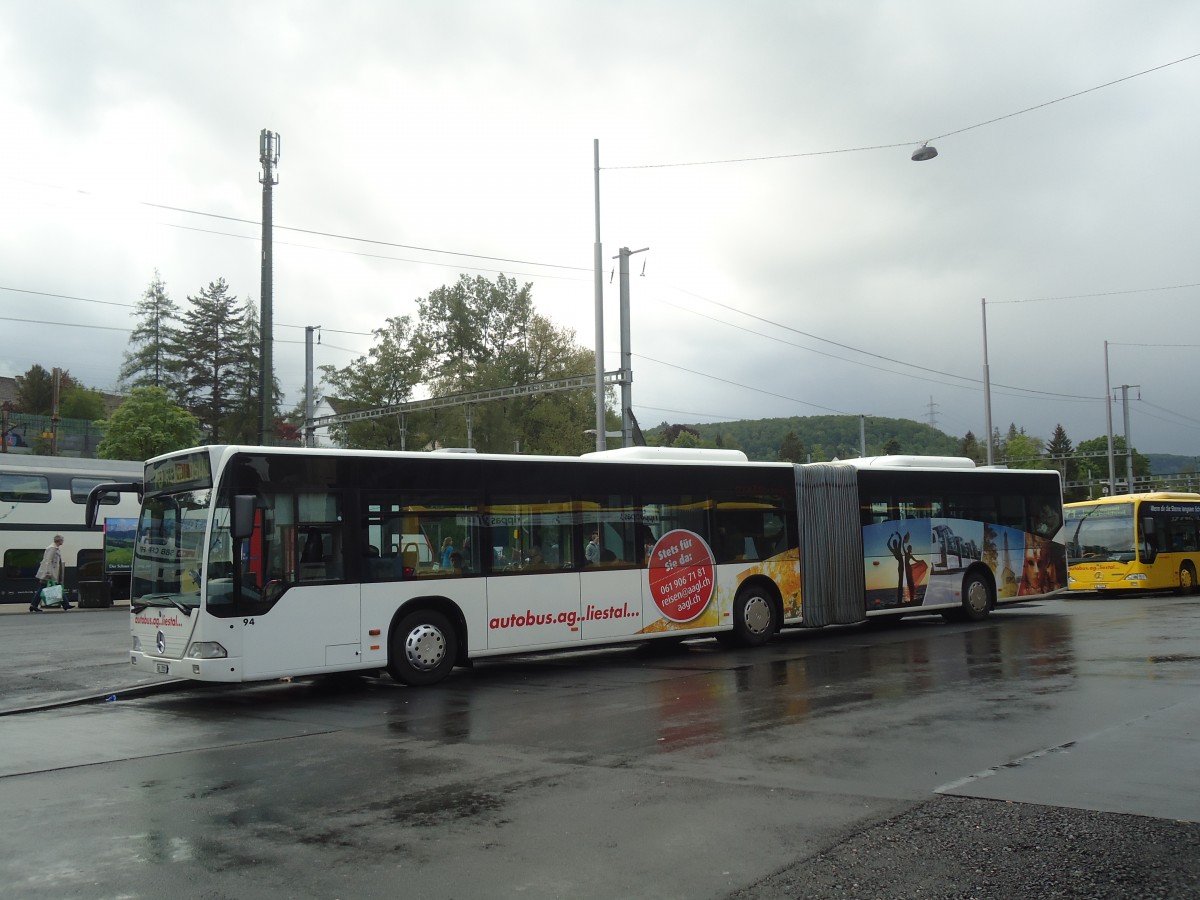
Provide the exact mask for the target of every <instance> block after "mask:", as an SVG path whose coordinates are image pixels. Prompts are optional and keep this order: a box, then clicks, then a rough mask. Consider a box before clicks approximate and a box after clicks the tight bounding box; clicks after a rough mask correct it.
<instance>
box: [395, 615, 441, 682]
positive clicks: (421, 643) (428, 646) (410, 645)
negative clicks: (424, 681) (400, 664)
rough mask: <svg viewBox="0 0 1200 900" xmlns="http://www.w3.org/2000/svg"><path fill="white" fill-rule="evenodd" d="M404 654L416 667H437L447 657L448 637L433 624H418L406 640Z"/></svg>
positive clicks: (426, 669) (425, 669) (421, 668)
mask: <svg viewBox="0 0 1200 900" xmlns="http://www.w3.org/2000/svg"><path fill="white" fill-rule="evenodd" d="M404 656H405V658H406V659H407V660H408V663H409V665H411V666H412V667H413V668H414V669H420V670H421V671H422V672H428V671H430V670H432V669H436V668H437V667H438V665H439V664H440V663H441V661H442V660H443V659H445V658H446V637H445V635H443V634H442V632H441V631H440V630H439V629H437V628H434V627H433V626H432V625H418V626H417V627H416V628H414V629H413V630H412V631H410V632H409V633H408V637H407V638H405V640H404Z"/></svg>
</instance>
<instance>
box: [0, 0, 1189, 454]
mask: <svg viewBox="0 0 1200 900" xmlns="http://www.w3.org/2000/svg"><path fill="white" fill-rule="evenodd" d="M1194 54H1200V4H1197V3H1196V2H1194V0H1158V2H1155V3H1153V4H1147V3H1144V2H1094V0H1093V2H1055V3H1046V2H1044V0H1038V2H1032V0H1030V2H1023V0H1017V2H1008V3H1004V4H979V3H963V2H961V0H917V2H911V0H909V2H905V3H901V2H867V0H861V2H805V0H793V2H786V3H785V2H756V0H742V2H739V3H733V2H703V0H699V2H698V0H686V2H685V0H676V2H653V0H640V2H636V3H635V2H603V3H601V2H572V0H543V2H513V0H490V2H455V0H437V2H401V0H395V2H383V0H375V2H352V0H351V2H347V0H338V2H336V3H335V2H316V0H314V2H287V3H285V2H270V0H262V2H250V0H238V2H229V3H225V2H177V0H155V2H150V0H145V2H120V0H103V2H100V0H96V2H56V0H43V2H37V3H31V2H28V0H0V84H2V85H3V89H2V90H0V121H2V122H3V126H2V127H3V134H4V141H3V143H2V144H0V160H2V163H3V165H2V167H0V288H2V289H0V316H2V318H0V334H2V335H3V336H4V338H3V340H0V375H19V374H21V373H23V372H24V371H26V370H27V369H28V368H29V367H30V366H31V365H33V364H34V363H38V364H41V365H43V366H45V367H46V368H51V367H53V366H55V365H57V366H61V367H62V368H65V369H68V370H69V371H70V372H71V374H72V375H74V376H75V377H77V378H78V379H80V380H81V381H83V382H84V383H85V384H88V385H89V386H94V387H98V388H104V389H111V388H113V387H115V385H116V381H117V370H118V367H119V364H120V361H121V355H122V352H123V351H124V350H125V349H126V348H127V339H128V329H129V327H130V315H131V312H132V308H131V307H132V305H133V304H135V303H136V302H137V301H138V299H139V298H140V296H141V295H142V293H143V292H144V291H145V289H146V287H147V286H148V285H149V283H150V282H151V280H152V279H153V277H154V272H155V270H156V269H157V270H158V271H159V272H160V273H161V275H162V278H163V279H164V281H165V282H166V285H167V289H168V292H169V293H170V295H171V296H172V298H173V299H174V300H176V302H177V303H179V304H180V305H181V306H183V305H185V304H186V298H187V296H188V295H189V294H190V295H195V294H197V293H198V292H199V291H200V290H201V289H202V288H203V287H204V286H205V285H207V284H208V283H209V282H210V281H213V280H215V279H217V278H219V277H223V278H225V280H226V281H227V282H228V283H229V285H230V287H231V289H232V291H233V293H235V294H236V295H237V296H239V297H241V298H250V299H252V300H253V301H254V303H255V304H256V305H257V303H258V302H259V299H260V289H259V288H260V230H259V226H258V225H257V224H256V223H258V222H259V221H260V218H261V214H262V188H261V186H260V184H259V181H258V177H259V172H260V166H259V162H258V138H259V132H260V130H261V129H264V128H267V129H270V130H272V131H275V132H278V133H279V134H280V135H281V139H282V144H281V155H280V161H279V168H278V177H279V184H278V185H277V187H276V188H275V190H274V222H275V226H276V229H275V234H274V238H275V242H274V317H275V323H276V327H275V338H276V341H277V344H276V349H275V360H276V373H277V375H278V377H279V379H280V381H281V384H282V385H283V387H284V389H285V390H286V391H287V392H288V402H289V405H290V404H291V403H295V402H298V401H299V399H300V396H301V392H302V389H303V384H304V346H303V340H304V326H306V325H320V326H322V341H321V345H320V346H319V347H318V348H317V351H316V362H317V364H318V365H322V364H332V365H336V366H343V365H346V364H348V363H349V362H351V361H352V360H353V359H355V358H356V357H357V356H360V355H362V354H364V353H365V352H366V351H367V350H368V349H369V348H370V346H371V345H372V337H371V332H372V331H373V330H374V329H376V328H379V327H380V326H382V325H383V324H384V322H385V320H386V319H387V318H388V317H391V316H397V315H403V314H415V312H416V303H415V301H416V298H418V297H423V296H426V295H428V294H429V293H430V292H431V291H433V290H435V289H436V288H438V287H440V286H442V285H445V284H450V283H452V282H454V281H455V280H457V278H458V276H459V274H460V273H463V272H466V273H468V274H470V275H472V276H473V275H476V274H481V275H484V276H485V277H488V278H494V277H495V276H496V274H497V273H498V272H504V273H505V274H506V275H511V276H514V277H516V278H517V279H518V281H520V282H531V283H532V285H533V299H534V303H535V306H536V307H537V309H538V310H539V311H540V312H541V313H543V314H545V315H546V316H548V317H549V318H551V319H552V320H554V321H555V322H557V323H559V324H560V325H563V326H566V327H569V328H572V329H574V330H575V332H576V336H577V339H578V341H579V342H580V343H581V344H583V345H586V346H594V341H595V327H594V323H595V305H594V287H593V276H592V259H593V244H594V240H595V222H596V218H595V216H596V211H595V179H594V176H595V173H594V169H593V163H594V158H593V141H595V140H598V141H599V152H600V166H601V171H600V176H599V184H600V227H601V240H602V243H603V254H604V266H605V273H604V278H603V281H604V290H605V293H604V300H605V309H606V328H605V351H606V352H605V361H606V368H607V369H610V370H611V369H616V368H618V367H619V364H620V360H619V354H618V349H619V328H618V320H617V301H618V284H617V281H618V280H617V279H616V278H615V277H614V278H613V279H612V281H611V282H610V280H609V279H610V272H611V270H612V269H613V267H615V265H616V262H615V260H613V259H611V257H613V256H615V255H616V254H617V252H618V250H619V249H620V248H621V247H622V246H624V247H629V248H631V249H634V250H637V249H640V248H643V247H648V248H649V250H648V251H647V252H645V253H641V254H638V255H637V256H634V257H633V259H632V270H633V273H634V274H633V277H632V278H631V291H632V300H633V315H632V348H633V354H634V357H633V373H634V384H633V399H634V411H635V413H636V415H637V416H638V419H639V421H640V422H641V423H642V425H643V426H647V427H648V426H652V425H656V424H658V423H659V422H662V421H664V420H665V421H671V422H715V421H721V420H728V419H740V418H759V417H768V416H770V417H774V416H793V415H801V416H804V415H821V414H828V413H844V414H852V415H859V414H866V415H877V416H892V417H898V418H908V419H914V420H918V421H924V422H931V423H933V424H936V425H937V427H939V428H941V429H942V430H943V431H945V432H947V433H949V434H952V435H955V436H962V435H963V434H965V433H966V432H967V431H973V432H974V433H975V434H976V435H977V436H982V435H983V434H984V433H985V428H984V421H985V403H984V391H983V349H984V340H983V305H982V303H981V299H982V298H986V299H987V304H986V310H987V319H986V321H987V348H988V356H989V361H990V380H991V386H992V403H991V405H992V420H993V424H994V425H995V426H996V427H997V428H1000V429H1001V430H1002V431H1004V430H1006V429H1007V427H1008V425H1009V423H1010V422H1015V423H1016V424H1017V425H1018V426H1020V427H1024V428H1025V429H1026V431H1027V432H1028V433H1030V434H1033V435H1036V436H1038V437H1042V438H1046V439H1048V438H1049V437H1050V436H1051V435H1052V433H1053V430H1054V427H1055V425H1056V424H1058V423H1061V424H1062V425H1063V427H1064V428H1065V429H1066V431H1067V435H1068V436H1069V437H1070V438H1071V439H1072V440H1073V441H1074V442H1076V443H1078V442H1079V441H1081V440H1086V439H1089V438H1093V437H1097V436H1101V435H1104V434H1105V433H1106V427H1107V426H1106V418H1105V404H1104V396H1105V342H1106V341H1107V342H1108V353H1107V358H1108V365H1109V381H1110V383H1111V385H1112V390H1113V392H1114V393H1116V394H1118V395H1119V394H1120V390H1121V385H1129V386H1130V387H1129V390H1128V394H1129V397H1130V400H1131V402H1130V404H1129V408H1130V416H1131V431H1132V436H1133V443H1134V445H1135V446H1136V447H1137V448H1138V449H1140V450H1142V451H1143V452H1152V453H1153V452H1159V453H1180V454H1188V455H1194V454H1200V403H1198V402H1197V396H1198V391H1197V386H1196V382H1197V378H1196V374H1195V373H1196V368H1197V367H1196V365H1195V363H1194V360H1195V359H1196V357H1197V351H1198V348H1200V321H1198V320H1200V315H1198V309H1197V300H1198V299H1200V270H1198V268H1197V265H1196V262H1195V261H1196V259H1197V257H1198V252H1197V245H1198V243H1200V221H1198V218H1200V203H1198V202H1197V201H1198V199H1200V191H1198V188H1200V162H1198V160H1200V117H1198V116H1197V108H1198V103H1197V100H1198V99H1200V57H1197V58H1193V59H1187V58H1188V57H1191V56H1193V55H1194ZM1152 69H1156V71H1148V70H1152ZM1137 73H1145V74H1137ZM1133 75H1136V77H1132V78H1131V77H1128V76H1133ZM1121 79H1124V80H1121ZM1111 82H1117V83H1111ZM1105 85H1107V86H1105ZM1093 89H1094V90H1093ZM1080 92H1083V93H1080ZM1074 94H1080V95H1079V96H1071V95H1074ZM1062 98H1066V99H1062ZM1053 101H1059V102H1053ZM1042 104H1046V105H1042ZM1035 107H1036V108H1035ZM1014 114H1015V115H1014ZM992 120H996V121H992ZM976 126H977V127H976ZM930 139H932V140H931V143H932V144H933V145H934V146H936V147H937V149H938V151H939V155H938V157H937V158H936V159H933V160H930V161H926V162H913V161H911V159H910V157H911V155H912V153H913V151H914V150H915V149H917V148H918V147H919V146H920V145H921V143H922V142H923V141H926V140H930ZM731 160H732V161H731ZM239 220H241V221H239ZM309 232H319V234H313V233H309ZM643 267H644V277H643V275H642V272H643ZM1113 425H1114V431H1115V432H1116V433H1118V434H1120V433H1122V432H1123V431H1124V420H1123V411H1122V408H1121V406H1120V404H1117V405H1116V406H1114V408H1113Z"/></svg>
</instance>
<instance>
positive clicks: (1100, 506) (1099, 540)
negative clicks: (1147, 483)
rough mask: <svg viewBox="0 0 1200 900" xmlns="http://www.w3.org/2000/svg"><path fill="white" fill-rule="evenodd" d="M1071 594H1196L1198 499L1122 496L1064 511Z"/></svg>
mask: <svg viewBox="0 0 1200 900" xmlns="http://www.w3.org/2000/svg"><path fill="white" fill-rule="evenodd" d="M1063 513H1064V516H1065V519H1066V532H1065V534H1064V538H1065V541H1066V544H1067V566H1068V577H1067V583H1068V587H1069V588H1070V589H1071V590H1073V591H1161V590H1172V589H1177V590H1178V591H1179V592H1180V593H1183V594H1190V593H1193V592H1194V591H1195V590H1196V572H1197V571H1200V494H1183V493H1171V492H1166V491H1158V492H1155V493H1149V494H1122V495H1119V496H1116V497H1101V498H1100V499H1098V500H1085V501H1083V502H1081V503H1067V504H1065V505H1064V506H1063Z"/></svg>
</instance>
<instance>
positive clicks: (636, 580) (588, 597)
mask: <svg viewBox="0 0 1200 900" xmlns="http://www.w3.org/2000/svg"><path fill="white" fill-rule="evenodd" d="M579 580H580V585H581V592H580V593H581V595H582V596H581V604H580V605H581V606H582V608H583V609H582V618H583V635H582V636H583V639H584V640H585V641H596V640H605V639H611V638H620V637H630V636H632V635H635V634H637V633H638V632H640V631H641V630H642V627H643V626H644V625H645V624H646V623H645V622H643V621H642V582H643V581H645V580H646V570H645V569H606V568H604V567H603V566H599V567H588V568H585V569H584V570H583V572H582V573H581V575H580V577H579Z"/></svg>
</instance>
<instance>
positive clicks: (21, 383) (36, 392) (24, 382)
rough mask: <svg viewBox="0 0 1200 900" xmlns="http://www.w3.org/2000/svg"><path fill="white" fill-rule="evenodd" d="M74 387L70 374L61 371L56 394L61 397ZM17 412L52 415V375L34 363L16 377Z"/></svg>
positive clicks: (60, 398)
mask: <svg viewBox="0 0 1200 900" xmlns="http://www.w3.org/2000/svg"><path fill="white" fill-rule="evenodd" d="M74 387H75V379H73V378H72V377H71V373H70V372H67V371H66V370H63V371H61V372H59V376H58V394H59V403H60V405H61V402H62V397H63V395H64V394H65V393H67V392H69V391H70V390H71V389H72V388H74ZM17 410H18V412H23V413H28V414H29V415H31V416H50V415H53V414H54V375H53V374H52V373H50V372H48V371H47V370H46V369H44V368H42V367H41V366H39V365H38V364H37V363H34V364H33V365H32V366H30V367H29V368H28V369H27V370H26V371H25V374H24V375H18V376H17Z"/></svg>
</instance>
